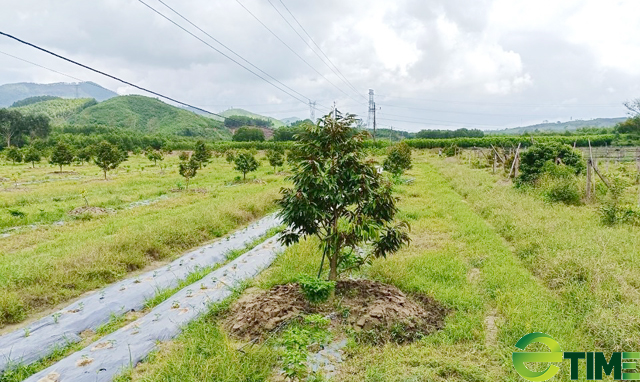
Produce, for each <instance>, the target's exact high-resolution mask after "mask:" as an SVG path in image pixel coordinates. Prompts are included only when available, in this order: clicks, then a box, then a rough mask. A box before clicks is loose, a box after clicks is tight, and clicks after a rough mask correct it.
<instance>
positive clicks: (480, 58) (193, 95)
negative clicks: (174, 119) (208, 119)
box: [0, 0, 640, 131]
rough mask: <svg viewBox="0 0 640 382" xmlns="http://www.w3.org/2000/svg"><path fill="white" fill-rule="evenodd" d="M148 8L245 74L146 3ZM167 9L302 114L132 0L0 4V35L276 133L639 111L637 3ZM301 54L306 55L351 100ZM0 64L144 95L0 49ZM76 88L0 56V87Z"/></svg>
mask: <svg viewBox="0 0 640 382" xmlns="http://www.w3.org/2000/svg"><path fill="white" fill-rule="evenodd" d="M144 1H145V2H146V3H147V4H149V5H150V6H152V7H153V8H155V9H157V10H158V11H160V12H162V13H164V14H166V15H167V16H168V17H170V18H171V19H173V20H175V22H177V23H179V24H181V25H183V26H184V27H185V28H187V29H189V30H191V31H193V32H194V33H195V34H197V35H198V36H200V37H201V38H202V39H203V40H205V41H206V42H208V43H209V44H211V45H212V46H213V47H216V48H218V49H220V50H222V51H225V52H227V54H228V55H229V56H231V57H234V59H235V60H237V61H239V62H242V61H241V60H240V59H239V58H237V57H235V56H233V54H231V53H228V51H226V50H225V49H224V48H222V47H221V46H220V45H219V44H218V43H216V42H215V41H212V40H210V39H209V37H207V36H205V35H203V34H202V33H201V32H199V31H197V30H196V29H194V28H193V27H192V26H190V25H188V24H187V22H186V21H184V20H183V19H180V18H179V17H178V16H176V15H175V14H173V13H172V12H171V11H170V10H169V9H168V8H166V7H165V6H164V5H162V4H161V3H160V2H158V0H144ZM163 1H164V2H165V3H166V4H167V5H169V6H171V7H173V8H174V9H175V10H176V11H178V12H180V13H181V14H182V15H183V16H185V17H186V18H187V19H189V20H190V21H191V22H193V23H194V24H196V25H198V26H199V27H201V28H202V29H203V30H204V31H206V32H207V33H208V34H210V35H211V36H213V37H215V38H216V39H218V40H219V41H220V42H222V43H223V44H225V45H226V46H228V47H230V48H231V49H233V50H234V51H235V52H236V53H238V54H239V55H241V56H242V57H243V58H245V59H246V60H248V61H249V62H251V64H253V65H255V66H257V67H258V68H260V69H261V70H263V71H264V72H266V73H268V75H269V76H272V77H274V78H276V79H277V80H278V81H280V82H281V83H283V84H285V85H286V86H287V87H289V88H290V89H293V90H294V91H296V92H298V93H299V94H295V93H293V92H292V90H288V89H286V88H285V90H287V91H288V92H289V93H291V94H293V95H294V96H296V97H297V98H300V99H301V100H296V99H295V98H293V97H292V96H291V95H288V94H286V93H285V92H283V91H281V90H279V89H277V88H276V87H274V86H272V85H270V84H269V83H267V82H265V81H263V80H262V79H260V78H258V77H257V76H256V75H254V74H251V73H250V72H248V71H247V70H245V69H243V68H242V67H240V66H238V65H237V64H235V63H233V62H232V61H230V60H229V59H228V58H225V57H224V56H223V55H221V54H220V53H218V52H216V51H214V50H213V49H211V48H210V47H208V46H207V45H205V44H203V43H202V42H201V41H198V40H197V39H195V38H194V37H193V36H190V35H188V34H187V33H185V32H184V31H182V30H180V29H179V28H178V27H176V26H175V25H173V24H171V23H170V22H169V21H167V20H165V19H163V18H162V17H161V16H159V15H157V14H156V13H154V12H153V11H152V10H150V9H149V8H147V7H145V6H144V5H143V4H142V3H141V2H139V1H138V0H94V1H86V0H55V1H54V0H20V1H15V0H0V4H1V5H2V12H1V13H0V30H1V31H3V32H5V33H9V34H13V35H15V36H16V37H19V38H22V39H24V40H27V41H29V42H32V43H34V44H37V45H40V46H42V47H45V48H47V49H50V50H53V51H55V52H57V53H60V54H63V55H66V56H68V57H70V58H73V59H76V60H78V61H80V62H82V63H86V64H88V65H91V66H94V67H96V68H98V69H101V70H104V71H106V72H109V73H111V74H114V75H116V76H120V77H122V78H124V79H126V80H128V81H131V82H133V83H136V84H139V85H141V86H144V87H148V88H150V89H152V90H155V91H157V92H160V93H164V94H166V95H169V96H171V97H174V98H177V99H179V100H181V101H184V102H187V103H192V104H194V105H196V106H199V107H202V108H205V109H207V110H211V111H222V110H225V109H227V108H230V107H242V108H245V109H249V110H252V111H254V112H258V113H261V114H265V115H269V116H273V117H276V118H285V117H292V116H296V117H300V118H308V117H309V107H308V106H307V105H306V104H305V103H306V102H307V99H311V100H315V101H317V103H318V109H319V111H317V112H316V116H319V115H321V114H324V113H326V112H328V110H329V109H328V108H329V107H330V106H331V105H332V104H333V102H334V101H335V102H336V103H337V105H338V109H339V110H341V111H346V112H351V113H355V114H358V115H359V116H360V117H362V118H363V119H364V120H365V121H366V120H367V109H368V100H367V98H368V94H367V93H368V90H369V89H374V91H375V94H376V103H377V106H378V108H379V109H380V110H379V111H378V122H379V125H383V126H384V125H386V126H393V127H394V128H397V129H403V130H409V131H416V130H420V129H422V128H449V129H452V128H459V127H467V128H480V129H487V130H488V129H497V128H503V127H516V126H520V125H528V124H533V123H540V122H542V121H544V120H548V121H557V120H563V121H564V120H569V119H571V118H573V119H591V118H597V117H622V116H625V114H626V113H625V108H624V107H623V106H622V102H624V101H625V100H628V99H631V98H637V97H640V17H638V15H639V14H640V2H638V1H637V0H562V1H558V0H537V1H531V0H396V1H388V0H386V1H384V0H341V1H337V0H325V1H303V0H282V2H281V1H280V0H239V1H236V0H224V1H222V0H189V1H178V0H163ZM270 1H271V3H270ZM241 4H242V5H244V7H246V8H247V9H248V10H249V11H251V12H253V14H254V15H255V16H257V18H258V19H260V20H261V21H262V22H263V23H264V24H265V25H266V26H267V27H268V28H269V29H271V30H272V31H273V32H274V33H275V34H276V35H277V36H278V37H279V38H280V39H282V40H283V41H284V42H286V43H287V44H288V45H289V46H290V47H291V48H292V49H293V51H295V52H296V53H297V54H298V55H299V56H300V57H302V59H304V60H306V61H307V62H308V64H309V65H308V64H306V63H305V62H304V61H303V60H302V59H301V58H300V57H298V56H297V55H296V54H294V53H293V52H292V51H291V50H289V49H288V48H287V47H286V46H285V45H284V44H283V43H282V42H281V41H279V40H278V39H277V38H276V37H275V36H274V35H272V34H271V33H270V32H269V31H268V30H267V29H265V27H264V26H263V25H261V24H260V23H259V22H258V21H257V20H256V19H255V18H254V17H252V16H251V15H250V14H249V13H248V11H247V10H245V9H244V8H243V7H242V5H241ZM283 4H284V5H286V6H287V7H288V9H289V10H290V11H291V13H292V14H293V15H294V16H295V17H296V18H297V20H298V21H299V22H300V24H301V25H302V26H303V27H304V28H305V30H306V31H307V32H308V33H309V35H310V36H311V37H312V38H313V42H312V41H311V40H310V39H309V38H308V37H307V36H306V35H305V33H304V32H303V31H302V30H301V29H300V28H299V26H298V24H297V23H296V21H294V20H293V19H292V18H291V16H290V14H289V13H288V12H287V10H286V9H285V8H284V6H283ZM274 6H275V8H276V9H277V10H278V11H280V12H281V13H282V15H284V16H285V17H286V18H287V20H288V21H289V22H290V23H291V25H293V26H294V27H295V28H296V30H297V31H298V33H299V34H300V35H301V36H302V37H304V40H303V39H301V38H300V37H299V36H298V35H297V34H296V33H295V32H294V31H293V30H292V28H291V27H290V26H289V25H287V23H286V22H285V20H284V19H283V18H282V17H281V16H280V15H279V14H278V12H277V11H276V9H274ZM305 41H306V43H308V44H309V45H310V46H311V47H314V48H315V45H314V42H315V43H317V44H318V45H319V46H320V48H321V49H322V52H323V53H324V54H326V56H327V57H328V58H329V59H330V60H331V62H332V63H333V64H335V66H336V67H337V69H338V70H339V72H340V73H341V74H342V75H343V76H344V77H345V78H346V79H347V80H348V82H349V83H350V84H351V85H352V86H353V87H355V89H356V90H357V93H356V91H355V90H353V89H351V88H350V86H349V85H347V84H346V82H345V81H343V80H341V79H340V78H339V77H338V76H337V75H336V74H335V73H334V72H333V71H332V70H330V68H329V66H331V64H328V65H325V64H324V63H323V61H322V60H321V59H320V58H319V56H320V57H323V53H318V55H316V54H315V53H314V51H312V49H311V48H310V47H309V46H307V45H306V43H305ZM0 52H4V53H9V54H11V55H14V56H17V57H20V58H23V59H26V60H29V61H32V62H35V63H38V64H40V65H43V66H46V67H48V68H51V69H54V70H57V71H59V72H62V73H65V74H68V75H71V76H73V77H76V78H80V79H83V80H90V81H94V82H97V83H98V84H100V85H102V86H105V87H107V88H110V89H112V90H115V91H117V92H118V93H119V94H132V93H140V92H138V91H136V90H135V89H132V88H129V87H127V86H124V85H122V84H119V83H117V82H115V81H112V80H109V79H106V78H104V77H101V76H99V75H97V74H93V73H91V72H88V71H87V70H85V69H82V68H79V67H75V66H73V65H72V64H69V63H65V62H63V61H60V60H59V59H56V58H54V57H51V56H48V55H46V54H44V53H41V52H38V51H35V50H34V49H32V48H28V47H25V46H22V45H21V44H19V43H17V42H14V41H11V40H9V39H7V38H6V37H2V36H0ZM323 59H324V61H325V62H326V61H327V59H326V58H324V57H323ZM244 65H245V66H247V67H250V68H251V66H249V65H248V64H246V63H244ZM252 70H254V71H256V72H257V73H258V74H260V75H261V76H262V77H264V78H269V77H267V75H265V74H263V73H260V72H258V71H257V70H256V69H253V68H252ZM318 73H320V74H318ZM73 81H74V80H73V79H71V78H68V77H65V76H63V75H60V74H56V73H53V72H50V71H47V70H45V69H42V68H39V67H36V66H33V65H30V64H27V63H25V62H22V61H19V60H17V59H15V58H12V57H8V56H5V55H3V54H0V83H11V82H42V83H48V82H73ZM271 81H272V82H274V83H275V81H273V80H271ZM332 84H333V85H332ZM276 85H277V86H279V87H281V88H284V86H283V85H280V84H277V83H276ZM345 93H346V94H345ZM303 102H305V103H303Z"/></svg>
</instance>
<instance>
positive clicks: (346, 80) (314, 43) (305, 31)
mask: <svg viewBox="0 0 640 382" xmlns="http://www.w3.org/2000/svg"><path fill="white" fill-rule="evenodd" d="M280 4H282V6H283V7H284V9H286V10H287V12H288V13H289V14H290V15H291V17H292V18H293V21H295V22H296V24H298V26H299V27H300V29H302V31H303V32H304V34H306V35H307V37H309V40H311V42H312V43H313V45H315V46H316V47H317V48H318V50H319V51H320V53H322V55H323V56H324V57H325V58H326V59H327V61H329V63H330V64H331V65H333V67H334V68H335V69H336V70H337V71H338V73H340V75H341V76H342V79H343V81H345V82H346V83H347V85H349V86H350V87H351V89H353V91H354V92H356V94H358V95H359V96H361V97H362V98H364V99H367V97H365V96H363V95H362V94H360V92H359V91H358V89H356V88H355V86H353V84H351V82H349V80H348V79H347V77H346V76H345V75H344V74H342V72H341V71H340V69H338V67H337V66H336V65H335V64H334V63H333V61H331V59H330V58H329V56H327V55H326V54H325V53H324V51H323V50H322V48H320V45H318V44H317V43H316V42H315V41H314V40H313V38H312V37H311V35H310V34H309V33H308V32H307V30H306V29H304V27H303V26H302V24H300V21H298V19H297V18H296V17H295V16H294V15H293V13H291V11H290V10H289V8H288V7H287V6H286V4H285V3H284V2H283V1H282V0H280Z"/></svg>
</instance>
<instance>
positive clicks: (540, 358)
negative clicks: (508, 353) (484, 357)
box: [513, 333, 563, 381]
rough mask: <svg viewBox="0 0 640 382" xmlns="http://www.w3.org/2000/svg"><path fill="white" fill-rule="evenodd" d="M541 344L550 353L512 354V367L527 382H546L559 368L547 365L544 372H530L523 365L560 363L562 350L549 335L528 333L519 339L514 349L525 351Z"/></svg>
mask: <svg viewBox="0 0 640 382" xmlns="http://www.w3.org/2000/svg"><path fill="white" fill-rule="evenodd" d="M534 343H541V344H544V345H547V347H549V349H550V350H551V351H550V352H530V353H529V352H522V353H518V352H514V353H513V366H514V367H515V368H516V371H517V372H518V374H520V375H521V376H522V377H523V378H525V379H527V380H529V381H546V380H548V379H551V378H553V377H554V376H555V375H556V374H557V373H558V371H560V368H559V367H558V366H556V365H549V367H547V369H546V370H545V371H531V370H529V369H528V368H527V367H526V366H525V365H524V364H525V363H526V362H562V354H563V353H562V349H560V345H559V344H558V342H556V340H554V339H553V338H552V337H551V336H550V335H548V334H544V333H529V334H527V335H526V336H524V337H522V338H520V340H519V341H518V342H517V343H516V347H517V348H518V349H520V350H525V349H526V347H527V346H529V345H531V344H534Z"/></svg>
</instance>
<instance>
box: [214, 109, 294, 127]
mask: <svg viewBox="0 0 640 382" xmlns="http://www.w3.org/2000/svg"><path fill="white" fill-rule="evenodd" d="M218 114H220V115H221V116H223V117H231V116H232V115H239V116H241V117H251V118H258V119H263V120H265V121H271V122H272V123H273V128H274V129H277V128H278V127H281V126H284V123H282V121H280V120H278V119H275V118H271V117H265V116H264V115H260V114H256V113H252V112H250V111H248V110H244V109H229V110H225V111H223V112H222V113H218Z"/></svg>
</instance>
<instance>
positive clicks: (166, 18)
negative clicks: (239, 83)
mask: <svg viewBox="0 0 640 382" xmlns="http://www.w3.org/2000/svg"><path fill="white" fill-rule="evenodd" d="M138 1H139V2H140V3H142V4H143V5H145V6H146V7H147V8H149V9H151V10H152V11H153V12H155V13H156V14H158V15H159V16H161V17H162V18H164V19H165V20H167V21H169V22H170V23H172V24H173V25H175V26H177V27H178V28H180V29H182V30H183V31H184V32H186V33H188V34H189V35H191V36H193V37H194V38H196V39H198V40H199V41H200V42H202V43H203V44H205V45H207V46H208V47H209V48H211V49H213V50H215V51H216V52H218V53H220V54H221V55H223V56H224V57H226V58H227V59H229V60H231V61H232V62H234V63H235V64H237V65H239V66H240V67H242V68H243V69H245V70H247V71H248V72H250V73H252V74H253V75H255V76H256V77H258V78H260V79H261V80H263V81H265V82H266V83H268V84H270V85H271V86H273V87H275V88H276V89H278V90H280V91H282V92H283V93H286V94H287V95H289V96H290V97H292V98H295V99H297V100H298V101H300V102H302V103H304V104H306V103H307V101H306V98H307V97H305V96H304V95H303V94H300V93H298V92H297V91H295V90H293V89H291V90H292V91H293V92H294V93H296V94H298V95H300V97H302V98H305V100H303V99H301V98H298V97H297V96H295V95H293V94H291V93H289V92H288V91H286V90H284V89H283V88H281V87H279V86H278V85H276V84H274V83H273V82H271V81H269V80H267V79H266V78H264V77H262V76H261V75H260V74H258V73H256V72H254V71H253V70H251V69H249V68H248V67H246V66H245V65H243V64H242V63H240V62H238V61H237V60H235V59H234V58H232V57H230V56H229V55H228V54H226V53H224V52H222V51H221V50H220V49H218V48H216V47H214V46H213V45H211V44H209V43H208V42H206V41H204V40H203V39H201V38H200V37H198V36H196V35H195V34H193V33H192V32H190V31H189V30H187V29H186V28H184V27H183V26H182V25H180V24H178V23H176V22H175V21H173V20H171V19H170V18H168V17H167V16H165V15H164V14H162V12H160V11H158V10H156V9H155V8H153V7H152V6H150V5H149V4H147V3H145V2H144V1H142V0H138ZM163 4H164V3H163ZM212 38H213V37H212ZM216 41H217V40H216ZM220 45H222V44H220ZM222 46H224V45H222ZM224 47H225V48H227V47H226V46H224ZM227 49H228V50H230V51H231V52H232V53H233V54H235V55H236V56H238V57H240V58H241V59H243V60H244V58H242V57H241V56H240V55H238V54H237V53H235V52H233V51H232V50H231V49H229V48H227ZM245 61H246V60H245ZM247 62H248V61H247ZM250 65H253V64H250ZM253 66H254V67H255V65H253ZM258 70H261V69H258ZM261 71H262V70H261ZM263 73H264V72H263ZM267 76H269V75H268V74H267ZM269 77H271V76H269ZM272 78H273V77H272ZM276 81H277V82H280V81H278V80H276ZM283 86H284V87H287V88H288V86H286V85H284V84H283ZM289 89H290V88H289Z"/></svg>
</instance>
